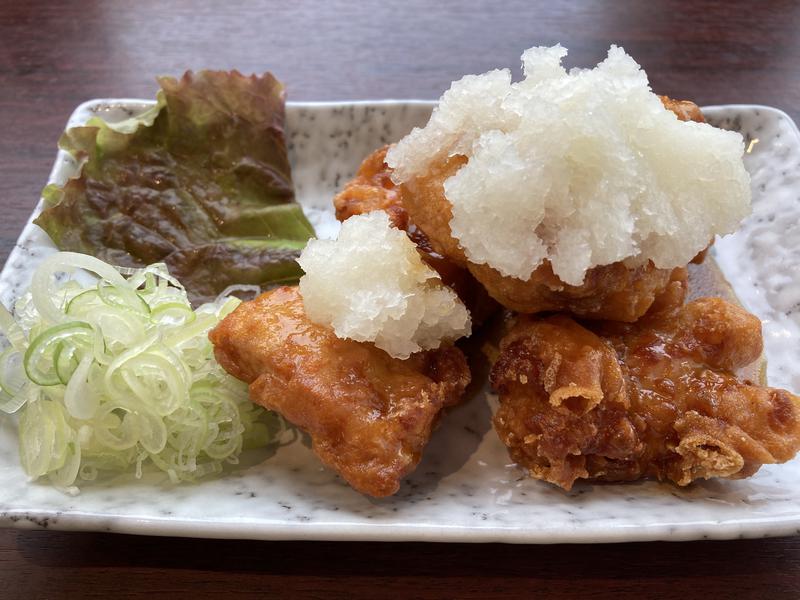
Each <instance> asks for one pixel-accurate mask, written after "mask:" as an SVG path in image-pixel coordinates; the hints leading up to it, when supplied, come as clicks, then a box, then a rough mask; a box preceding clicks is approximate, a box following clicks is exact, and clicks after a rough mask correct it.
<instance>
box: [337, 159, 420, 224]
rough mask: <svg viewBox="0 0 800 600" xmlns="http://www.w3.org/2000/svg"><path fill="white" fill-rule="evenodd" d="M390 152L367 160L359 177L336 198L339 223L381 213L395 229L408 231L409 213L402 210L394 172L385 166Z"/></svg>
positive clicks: (360, 170)
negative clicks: (393, 177)
mask: <svg viewBox="0 0 800 600" xmlns="http://www.w3.org/2000/svg"><path fill="white" fill-rule="evenodd" d="M388 150H389V146H384V147H383V148H378V149H377V150H375V152H373V153H372V154H370V155H369V156H367V158H365V159H364V162H362V163H361V166H360V167H359V168H358V172H357V173H356V176H355V177H354V178H353V179H351V180H350V181H348V182H347V183H346V184H345V186H344V189H342V191H341V192H339V193H338V194H336V196H335V197H334V199H333V207H334V209H335V210H336V218H337V219H338V220H339V221H346V220H347V219H349V218H350V217H352V216H353V215H362V214H365V213H368V212H372V211H373V210H382V211H384V212H385V213H386V214H388V215H389V220H390V221H391V223H392V225H394V226H395V227H397V228H398V229H404V230H405V229H407V228H408V213H407V212H406V210H405V208H403V205H402V203H401V202H400V196H399V194H398V193H397V189H396V188H395V185H394V183H393V182H392V170H391V169H390V168H389V167H388V166H387V164H386V163H385V162H384V161H385V159H386V152H387V151H388Z"/></svg>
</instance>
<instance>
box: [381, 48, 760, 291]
mask: <svg viewBox="0 0 800 600" xmlns="http://www.w3.org/2000/svg"><path fill="white" fill-rule="evenodd" d="M566 54H567V50H566V49H565V48H562V47H561V46H554V47H552V48H546V47H539V48H531V49H529V50H527V51H526V52H525V53H524V54H523V55H522V63H523V68H524V72H525V78H524V79H523V80H522V81H520V82H518V83H512V81H511V73H510V72H509V71H508V70H507V69H506V70H495V71H490V72H488V73H484V74H483V75H468V76H466V77H464V78H463V79H461V80H459V81H456V82H454V83H453V84H452V86H451V88H450V89H449V90H448V91H447V92H445V94H444V95H443V96H442V98H441V100H440V102H439V106H438V107H437V109H436V110H434V113H433V115H432V116H431V119H430V121H429V122H428V124H427V125H426V126H425V127H424V128H422V129H419V128H417V129H414V130H413V131H412V132H411V133H410V134H409V135H408V136H406V137H405V138H404V139H402V140H401V141H400V142H398V143H397V144H396V145H395V146H394V147H393V148H392V149H391V150H390V151H389V153H388V154H387V156H386V162H387V163H388V164H389V166H390V167H392V168H393V169H394V174H393V179H394V180H395V182H396V183H398V184H401V183H403V182H405V181H409V180H411V179H413V178H414V177H416V176H423V175H425V173H426V172H427V170H428V166H429V165H430V164H431V163H434V162H437V161H441V160H444V159H446V158H447V157H449V156H453V155H458V154H460V155H464V156H466V157H467V158H468V159H469V160H468V162H467V163H466V164H465V166H463V167H462V168H461V169H460V170H459V171H458V172H457V173H456V174H455V175H453V176H452V177H450V178H449V179H448V180H446V181H445V186H444V191H445V196H446V198H447V200H448V201H449V202H450V204H452V213H453V218H452V220H451V222H450V227H451V230H452V234H453V236H454V237H455V238H456V239H457V240H458V241H459V243H460V244H461V246H462V247H463V249H464V251H465V254H466V255H467V258H469V260H471V261H472V262H474V263H479V264H487V265H489V266H491V267H493V268H495V269H497V270H498V271H499V272H500V273H501V274H503V275H506V276H510V277H516V278H518V279H521V280H528V279H529V278H530V276H531V273H532V272H533V271H534V270H535V269H536V268H537V267H538V266H540V265H541V264H542V262H543V261H544V260H545V259H546V260H549V261H550V262H551V263H552V267H553V271H554V273H555V274H556V275H558V277H559V278H560V279H561V280H562V281H564V282H566V283H569V284H571V285H580V284H581V283H583V281H584V277H585V274H586V271H587V270H589V269H590V268H592V267H594V266H597V265H607V264H611V263H614V262H617V261H621V260H625V261H626V264H629V265H631V266H634V265H637V264H642V263H644V262H646V261H647V260H652V261H653V262H654V263H655V265H656V266H657V267H659V268H673V267H677V266H682V265H685V264H686V263H688V262H689V261H690V260H691V259H692V258H693V257H694V256H695V255H696V254H697V253H698V252H699V251H700V250H702V249H703V248H705V247H706V246H707V245H708V243H709V241H711V240H712V239H713V238H714V236H715V235H723V234H726V233H730V232H732V231H734V230H735V229H736V228H737V227H738V225H739V222H740V221H741V219H743V218H744V217H745V216H746V215H747V214H748V213H749V211H750V178H749V176H748V174H747V171H745V169H744V165H743V163H742V155H743V151H744V144H743V140H742V137H741V135H739V134H738V133H734V132H730V131H723V130H721V129H717V128H715V127H712V126H711V125H708V124H701V123H694V122H684V121H679V120H678V118H677V117H676V116H675V115H674V114H673V113H672V112H671V111H669V110H667V109H665V108H664V106H663V105H662V104H661V101H660V100H659V98H658V96H656V95H655V94H654V93H653V92H652V91H651V90H650V86H649V83H648V81H647V75H646V74H645V72H644V71H643V70H642V69H641V68H640V67H639V65H638V64H637V63H636V62H635V61H634V60H633V59H632V58H631V57H630V56H628V55H627V54H626V53H625V51H624V50H623V49H622V48H618V47H616V46H612V47H611V49H610V50H609V52H608V58H606V59H605V60H604V61H603V62H601V63H600V64H599V65H597V67H595V68H594V69H572V70H571V71H569V72H567V71H566V70H565V69H564V68H563V67H562V66H561V60H562V58H563V57H564V56H566Z"/></svg>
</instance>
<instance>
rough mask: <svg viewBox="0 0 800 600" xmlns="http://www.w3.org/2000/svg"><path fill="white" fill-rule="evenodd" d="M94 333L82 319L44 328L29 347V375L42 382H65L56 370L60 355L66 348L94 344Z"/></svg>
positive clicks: (68, 350) (27, 351)
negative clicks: (57, 359) (56, 362)
mask: <svg viewBox="0 0 800 600" xmlns="http://www.w3.org/2000/svg"><path fill="white" fill-rule="evenodd" d="M93 337H94V335H93V331H92V326H91V325H89V324H88V323H82V322H80V321H75V322H71V323H62V324H61V325H55V326H53V327H50V328H48V329H46V330H44V331H43V332H42V333H40V334H39V335H38V336H36V339H34V340H33V341H32V342H31V345H30V346H28V349H27V350H26V351H25V358H24V359H23V364H24V366H25V372H26V373H27V374H28V378H29V379H30V380H31V381H32V382H34V383H36V384H39V385H57V384H59V383H64V381H62V380H61V379H60V378H59V375H58V372H57V371H56V366H55V361H56V358H57V355H58V354H60V353H61V352H63V351H64V350H65V348H66V349H67V350H66V351H67V352H68V353H72V352H77V351H78V348H79V347H81V346H82V347H84V348H91V347H92V341H93Z"/></svg>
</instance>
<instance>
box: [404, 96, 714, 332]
mask: <svg viewBox="0 0 800 600" xmlns="http://www.w3.org/2000/svg"><path fill="white" fill-rule="evenodd" d="M661 100H662V102H663V103H664V105H665V107H666V108H668V109H670V110H672V111H673V112H674V113H675V114H676V115H677V116H678V118H679V119H681V120H685V121H686V120H694V121H702V120H703V116H702V113H701V112H700V109H699V108H698V107H697V105H695V104H694V103H692V102H689V101H686V100H683V101H678V100H672V99H670V98H667V97H666V96H662V97H661ZM466 162H467V158H466V157H465V156H461V155H455V156H450V157H448V158H446V159H444V160H443V161H439V162H437V163H435V164H433V165H431V167H430V168H429V169H428V171H427V173H425V175H424V176H420V177H416V178H414V179H413V180H411V181H408V182H406V183H404V184H403V185H401V186H399V187H398V188H392V193H393V194H395V193H397V192H399V195H400V199H401V202H402V205H403V207H404V208H405V210H406V211H407V212H408V217H407V218H408V219H409V220H410V221H411V222H413V223H415V224H416V225H417V226H418V227H419V228H420V229H421V230H422V231H423V232H424V233H425V234H426V236H427V237H428V238H429V240H430V245H431V247H432V248H433V249H434V250H435V251H436V252H437V253H439V254H441V255H442V256H444V257H445V258H447V259H448V260H450V261H452V262H453V263H455V264H456V265H459V266H461V267H464V268H468V269H469V271H470V272H471V273H472V275H474V277H475V278H476V279H477V280H478V281H479V282H480V283H481V284H483V286H484V287H485V288H486V290H487V291H488V293H489V295H490V296H491V297H493V298H494V299H495V300H497V301H498V302H499V303H500V304H502V305H503V306H505V307H506V308H509V309H511V310H514V311H517V312H522V313H537V312H542V311H556V310H558V311H567V312H570V313H573V314H575V315H578V316H580V317H585V318H592V319H612V320H615V321H626V322H633V321H635V320H636V319H638V318H639V317H640V316H642V315H643V314H644V313H645V312H647V309H648V308H649V307H650V305H651V304H652V303H653V301H654V300H655V298H656V296H657V295H658V294H659V293H660V291H661V290H663V289H664V287H665V286H666V285H667V284H668V282H669V281H670V277H671V274H672V273H671V269H657V268H655V266H654V265H653V264H652V262H648V263H646V264H644V265H642V266H638V267H633V268H629V267H628V266H626V265H624V264H623V263H622V262H617V263H613V264H610V265H602V266H597V267H594V268H592V269H590V270H589V271H588V272H587V273H586V278H585V280H584V282H583V284H582V285H578V286H574V285H567V284H565V283H564V282H563V281H561V280H560V279H559V278H558V277H557V276H556V275H554V273H553V270H552V268H551V266H550V263H549V261H547V260H545V261H544V262H543V264H542V265H541V266H540V267H539V268H538V269H536V270H535V271H534V272H533V274H532V275H531V277H530V279H528V280H527V281H523V280H521V279H517V278H515V277H508V276H505V275H502V274H501V273H500V272H498V271H497V270H496V269H494V268H492V267H490V266H489V265H486V264H476V263H472V262H470V261H469V260H468V259H467V256H466V255H465V253H464V250H463V249H462V248H461V246H460V245H459V243H458V240H456V239H455V238H454V237H453V236H452V234H451V232H450V221H451V220H452V217H453V215H452V210H451V206H450V203H449V202H448V200H447V198H446V197H445V195H444V182H445V181H446V180H447V179H449V178H450V177H452V176H453V175H455V174H456V172H458V170H459V169H460V168H461V167H462V166H463V165H464V164H466Z"/></svg>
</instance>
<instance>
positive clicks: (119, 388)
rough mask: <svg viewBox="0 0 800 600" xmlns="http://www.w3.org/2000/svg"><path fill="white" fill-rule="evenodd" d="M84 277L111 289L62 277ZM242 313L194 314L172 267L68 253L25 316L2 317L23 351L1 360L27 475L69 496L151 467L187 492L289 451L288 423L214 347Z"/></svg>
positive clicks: (230, 303)
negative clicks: (125, 264) (283, 446)
mask: <svg viewBox="0 0 800 600" xmlns="http://www.w3.org/2000/svg"><path fill="white" fill-rule="evenodd" d="M78 269H83V270H85V271H90V272H93V273H95V274H96V275H98V276H99V279H95V280H93V281H92V280H87V278H86V277H85V276H84V277H83V280H82V281H84V282H85V283H80V282H79V281H78V280H64V279H63V278H61V279H60V280H57V279H56V277H55V276H56V275H57V274H58V273H72V272H74V271H76V270H78ZM233 289H234V288H232V290H233ZM236 291H251V290H249V289H248V290H242V289H239V288H236ZM252 291H255V290H252ZM239 303H240V300H239V299H237V298H235V297H226V296H222V297H220V298H218V299H217V300H216V301H215V302H213V303H210V304H206V305H203V306H201V307H199V308H198V309H196V310H195V309H193V308H192V307H191V305H190V303H189V301H188V298H187V296H186V292H185V290H184V289H183V287H181V286H180V283H179V282H178V281H177V280H176V279H175V278H173V277H172V276H170V275H169V273H168V271H167V269H166V267H165V266H164V265H163V264H157V265H150V266H149V267H146V268H143V269H129V268H125V269H119V270H118V269H115V268H114V267H111V266H110V265H107V264H106V263H103V262H102V261H99V260H97V259H95V258H92V257H89V256H84V255H80V254H74V253H68V252H63V253H57V254H54V255H52V256H49V257H48V258H47V259H45V260H44V262H43V263H42V265H41V266H40V267H39V268H38V269H37V271H36V272H35V273H34V276H33V284H32V286H31V290H30V292H29V293H27V294H26V295H24V296H23V297H22V298H20V299H19V300H18V301H17V303H16V304H15V306H14V315H15V316H14V317H12V316H11V314H10V313H9V312H8V311H7V310H5V309H4V308H3V307H0V330H1V331H2V332H3V333H4V334H5V335H6V337H7V338H9V340H10V341H11V342H12V345H11V347H8V348H6V349H4V350H2V351H1V352H0V410H2V411H5V412H14V411H15V410H18V409H20V408H22V411H21V415H20V419H19V451H20V460H21V462H22V466H23V468H24V469H25V471H26V473H28V475H29V476H30V477H32V478H34V479H35V478H38V477H42V476H45V475H46V476H47V477H48V479H49V481H50V482H51V483H52V484H53V485H54V486H55V487H56V488H58V489H60V490H62V491H64V492H65V493H69V494H72V493H77V488H76V487H75V484H76V481H83V482H88V481H94V480H96V479H98V478H99V477H101V476H102V475H103V474H105V473H111V472H120V471H127V470H130V471H132V472H134V473H135V474H136V476H137V477H140V476H141V475H142V472H143V469H144V468H146V466H147V465H148V464H152V465H154V466H155V467H156V468H158V469H161V470H162V471H164V473H166V475H167V476H168V477H169V479H170V480H172V481H174V482H176V483H177V482H181V481H193V480H196V479H199V478H201V477H206V476H210V475H213V474H218V473H220V472H222V469H223V464H225V463H229V464H235V463H237V462H238V455H239V453H240V452H241V451H242V448H244V447H248V448H249V447H255V446H263V445H266V444H269V443H280V438H281V434H282V432H283V431H284V430H285V428H286V426H285V423H284V422H283V420H282V419H281V418H280V417H279V416H277V415H275V414H274V413H267V412H266V411H264V410H263V409H261V408H260V407H258V406H256V405H254V404H252V403H251V402H250V401H249V399H248V393H247V386H246V384H244V383H242V382H240V381H238V380H236V379H234V378H233V377H231V376H230V375H228V374H227V373H226V372H225V371H224V370H223V369H222V368H221V367H220V366H219V364H217V362H216V361H215V360H214V350H213V346H212V344H211V342H210V341H209V340H208V331H209V330H210V329H211V328H213V327H214V326H216V324H217V323H219V321H220V319H221V318H223V317H224V316H225V315H227V314H229V313H230V312H231V311H233V310H234V309H235V308H236V306H238V305H239ZM29 340H30V341H29Z"/></svg>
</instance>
